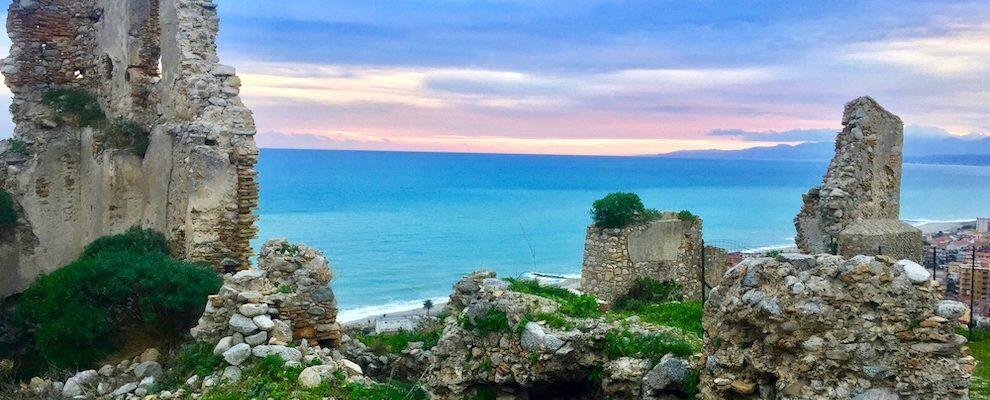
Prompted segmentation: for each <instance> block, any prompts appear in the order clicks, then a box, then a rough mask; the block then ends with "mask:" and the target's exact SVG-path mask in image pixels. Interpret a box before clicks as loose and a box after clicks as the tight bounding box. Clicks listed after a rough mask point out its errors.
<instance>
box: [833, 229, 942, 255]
mask: <svg viewBox="0 0 990 400" xmlns="http://www.w3.org/2000/svg"><path fill="white" fill-rule="evenodd" d="M838 243H839V255H841V256H844V257H855V256H857V255H860V254H865V255H870V256H873V255H885V256H890V257H893V258H895V259H898V260H904V259H907V260H911V261H914V262H917V263H920V262H922V261H924V252H925V239H924V237H923V236H922V234H921V229H918V228H915V227H913V226H911V225H908V224H906V223H904V222H901V221H898V220H895V219H864V220H859V221H855V222H853V223H851V224H849V226H847V227H846V229H844V230H843V231H842V232H839V242H838Z"/></svg>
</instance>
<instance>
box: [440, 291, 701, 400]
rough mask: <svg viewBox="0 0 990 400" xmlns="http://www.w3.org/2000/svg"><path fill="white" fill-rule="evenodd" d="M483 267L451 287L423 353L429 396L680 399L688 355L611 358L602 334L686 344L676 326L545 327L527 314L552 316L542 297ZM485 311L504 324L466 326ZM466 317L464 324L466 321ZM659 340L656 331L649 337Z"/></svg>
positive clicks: (554, 306)
mask: <svg viewBox="0 0 990 400" xmlns="http://www.w3.org/2000/svg"><path fill="white" fill-rule="evenodd" d="M509 286H510V285H509V282H507V281H504V280H501V279H498V278H497V277H496V276H495V273H493V272H490V271H476V272H473V273H471V274H470V275H468V276H465V277H464V278H463V279H461V280H460V281H459V282H458V283H457V284H455V285H454V293H453V294H452V295H451V305H449V307H448V308H447V310H448V311H451V312H452V316H451V317H449V318H448V320H447V326H446V328H444V330H443V334H442V335H441V337H440V340H439V342H438V343H437V345H436V346H435V347H433V349H431V350H429V354H428V357H429V363H428V364H427V365H426V366H425V368H424V369H425V372H424V373H423V375H422V382H423V385H424V386H425V388H426V389H427V390H428V391H429V392H430V395H431V398H433V399H437V400H446V399H450V400H454V399H458V400H459V399H465V398H488V397H486V396H484V395H483V393H484V392H483V390H485V389H487V390H489V394H494V395H495V397H497V398H499V399H515V400H524V399H652V400H659V399H664V400H677V399H687V398H688V395H686V394H685V393H684V390H683V389H684V386H683V385H684V383H685V382H686V381H687V380H688V378H689V377H688V372H689V370H690V369H693V367H694V366H695V365H696V363H695V362H694V361H695V360H689V359H682V358H678V357H674V356H673V355H670V354H668V355H660V354H658V355H656V358H657V359H658V360H659V362H656V360H651V359H647V358H635V357H616V356H614V355H611V356H610V355H609V352H607V351H604V350H603V346H604V343H605V342H606V337H607V336H608V335H610V334H619V333H621V334H627V335H630V337H636V336H650V335H663V336H664V337H670V338H679V339H683V340H684V341H685V342H686V343H688V345H689V346H694V345H697V344H699V343H698V341H699V338H698V337H697V336H695V335H694V334H692V333H687V332H683V331H681V330H680V329H677V328H672V327H666V326H654V325H651V324H648V323H644V322H642V321H641V320H640V319H639V318H637V317H632V318H626V319H619V320H614V321H609V320H608V319H605V318H587V319H577V318H570V317H561V318H565V319H566V320H567V321H568V324H573V326H572V327H568V328H564V327H560V326H558V327H553V326H551V324H547V323H546V322H541V321H534V320H532V319H531V318H532V317H533V316H534V315H540V314H555V313H558V312H559V308H560V305H559V304H558V303H557V302H555V301H553V300H550V299H547V298H544V297H539V296H535V295H530V294H524V293H518V292H514V291H512V290H509ZM492 313H496V314H501V315H504V318H505V321H506V322H507V326H505V327H503V329H498V330H491V331H489V330H485V331H482V330H479V329H477V328H476V327H472V326H471V325H472V324H474V322H477V321H478V320H479V318H485V317H486V316H488V315H491V314H492ZM469 321H471V323H470V324H469V323H467V322H469ZM656 337H659V336H656Z"/></svg>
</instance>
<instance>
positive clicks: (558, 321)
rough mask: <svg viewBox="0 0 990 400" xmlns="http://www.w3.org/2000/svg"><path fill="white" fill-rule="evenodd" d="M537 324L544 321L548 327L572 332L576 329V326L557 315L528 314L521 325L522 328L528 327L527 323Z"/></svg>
mask: <svg viewBox="0 0 990 400" xmlns="http://www.w3.org/2000/svg"><path fill="white" fill-rule="evenodd" d="M530 321H532V322H537V321H543V322H544V323H545V324H546V325H547V326H549V327H551V328H556V329H563V330H571V329H574V324H573V323H571V321H568V320H567V318H564V316H563V315H561V314H555V313H543V312H541V313H528V314H526V317H525V318H523V322H521V323H520V324H519V326H520V327H521V328H525V327H526V322H530Z"/></svg>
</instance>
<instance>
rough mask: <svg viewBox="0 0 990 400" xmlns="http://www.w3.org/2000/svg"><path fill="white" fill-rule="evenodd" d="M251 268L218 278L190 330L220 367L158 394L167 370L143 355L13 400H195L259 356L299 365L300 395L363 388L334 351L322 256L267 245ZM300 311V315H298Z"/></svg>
mask: <svg viewBox="0 0 990 400" xmlns="http://www.w3.org/2000/svg"><path fill="white" fill-rule="evenodd" d="M259 264H260V268H259V269H250V270H243V271H240V272H237V273H236V274H228V275H226V276H225V277H224V284H223V287H222V288H221V289H220V292H219V293H218V294H216V295H212V296H210V297H209V298H208V301H207V304H206V310H205V311H204V312H203V316H202V317H201V318H200V320H199V324H198V325H197V326H196V327H194V328H193V329H192V330H191V331H190V333H191V334H192V336H193V337H194V338H195V339H196V340H199V341H202V342H205V343H207V344H208V345H209V346H212V347H213V354H216V355H218V356H220V357H221V358H222V359H223V362H222V363H221V364H220V365H218V366H215V367H212V369H206V370H204V369H203V366H199V367H198V368H196V370H195V374H193V372H190V376H180V377H179V378H180V379H182V380H183V382H184V384H182V385H180V386H178V387H176V388H175V389H170V390H162V389H163V387H162V385H160V383H162V379H163V378H164V377H165V376H166V372H168V371H167V370H166V369H165V368H166V367H172V366H171V365H169V364H170V363H165V364H163V363H162V361H165V360H163V359H162V357H161V354H160V353H159V351H158V350H157V349H148V350H146V351H144V352H143V353H142V354H141V355H140V356H136V357H134V358H133V359H125V360H122V361H120V362H118V363H117V364H107V365H103V366H102V367H100V368H99V369H98V370H97V369H91V370H85V371H80V372H78V373H76V374H75V375H72V376H71V377H68V379H66V380H65V381H64V382H63V381H57V380H50V379H43V378H40V377H35V378H33V379H32V380H31V381H30V382H29V383H27V384H23V385H21V390H20V394H21V395H24V396H20V397H17V398H21V397H23V398H43V399H57V398H69V399H128V400H130V399H149V398H153V399H197V398H201V397H203V395H204V394H205V393H206V392H208V391H210V390H212V389H215V388H216V387H218V386H220V385H233V384H236V383H238V382H239V381H240V380H241V378H242V374H243V373H244V371H245V370H246V369H247V368H250V366H251V365H253V364H254V363H255V362H257V361H258V360H260V359H261V358H264V357H278V358H281V359H282V360H283V361H284V362H285V365H286V366H292V367H299V368H303V367H304V369H302V371H301V372H300V373H299V376H298V379H297V381H296V382H294V383H295V384H296V385H297V386H298V387H300V388H304V389H307V388H314V387H317V386H320V385H321V384H323V383H324V382H326V381H327V380H330V379H333V376H334V374H343V376H345V377H346V378H347V380H348V381H349V382H352V383H356V384H368V383H370V382H371V381H370V379H368V378H367V377H366V376H364V372H363V371H362V368H361V367H360V366H359V365H358V364H357V363H355V362H353V361H351V360H349V359H347V358H345V357H344V355H343V354H341V353H340V351H338V350H337V349H335V348H334V347H335V346H337V344H338V343H339V341H340V338H341V333H340V326H339V325H337V323H336V321H335V319H336V315H337V304H336V302H335V301H334V297H333V291H332V290H330V287H329V286H328V284H329V282H330V279H331V277H332V274H331V273H330V268H329V265H328V264H327V261H326V258H324V257H323V254H321V253H320V252H319V251H317V250H314V249H311V248H308V247H305V246H295V245H292V244H290V243H288V242H286V241H284V240H273V241H269V242H268V243H267V244H265V246H264V247H263V248H262V251H261V255H260V260H259ZM303 312H305V313H308V315H307V316H301V315H302V313H303ZM173 372H174V370H173ZM200 374H202V375H200ZM0 397H2V398H6V397H4V396H3V394H0Z"/></svg>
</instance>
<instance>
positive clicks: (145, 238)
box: [16, 229, 221, 367]
mask: <svg viewBox="0 0 990 400" xmlns="http://www.w3.org/2000/svg"><path fill="white" fill-rule="evenodd" d="M166 251H167V246H166V245H165V242H164V238H162V237H161V235H160V234H156V233H154V232H150V231H143V230H140V229H131V230H129V231H127V232H126V233H124V234H122V235H118V236H113V237H109V238H102V239H100V240H97V241H96V242H93V243H92V244H91V245H89V246H87V247H86V250H85V251H84V252H83V255H82V256H80V258H79V259H77V260H76V261H73V262H72V263H70V264H69V265H67V266H65V267H63V268H61V269H58V270H56V271H55V272H53V273H51V274H50V275H43V276H41V277H39V278H38V279H37V280H35V281H34V283H32V284H31V287H30V288H28V290H27V291H25V292H24V294H23V295H22V297H21V303H20V304H21V305H20V307H19V309H18V310H17V315H16V318H17V320H18V321H19V322H21V323H22V324H25V325H26V326H27V328H28V329H29V330H32V331H33V332H34V341H35V345H36V346H37V347H38V350H39V351H40V353H41V355H42V356H43V357H44V358H45V359H46V361H47V362H49V363H51V364H52V366H54V367H79V366H86V365H90V364H91V363H93V362H95V361H96V360H99V359H100V358H102V357H104V356H106V355H109V354H111V353H112V352H113V351H115V350H116V349H117V347H118V346H119V345H120V341H121V339H122V338H123V335H121V334H122V333H123V332H126V331H128V330H141V331H146V332H156V333H160V334H161V335H162V336H161V338H160V339H165V340H167V339H170V338H178V337H181V336H182V335H183V334H184V333H185V331H186V330H187V329H188V328H189V327H190V325H192V324H193V323H195V321H196V319H197V317H199V314H200V313H201V312H202V311H203V304H204V303H205V302H206V296H207V295H209V294H212V293H216V292H217V290H218V289H219V288H220V284H221V279H220V277H219V276H217V275H216V273H214V272H213V271H212V270H210V269H208V268H206V267H203V266H199V265H194V264H189V263H184V262H180V261H176V260H173V259H171V258H169V257H168V255H167V254H166Z"/></svg>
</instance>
